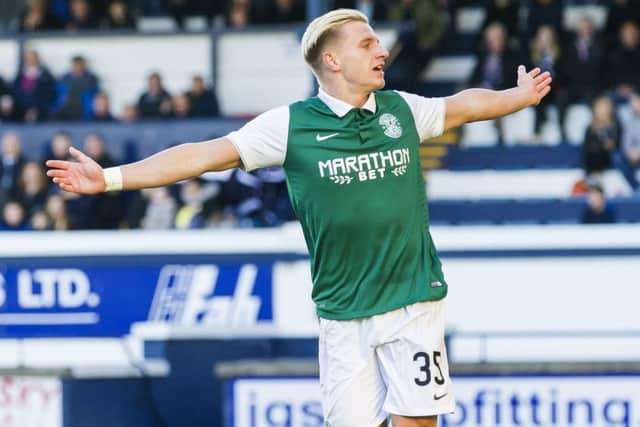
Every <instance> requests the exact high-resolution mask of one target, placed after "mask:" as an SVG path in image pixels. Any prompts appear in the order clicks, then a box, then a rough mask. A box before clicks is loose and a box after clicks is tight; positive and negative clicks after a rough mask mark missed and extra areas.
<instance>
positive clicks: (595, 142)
mask: <svg viewBox="0 0 640 427" xmlns="http://www.w3.org/2000/svg"><path fill="white" fill-rule="evenodd" d="M620 134H621V129H620V124H619V123H618V121H617V120H616V116H615V110H614V107H613V102H612V101H611V98H609V97H608V96H599V97H597V98H596V99H594V100H593V106H592V119H591V124H590V125H589V127H588V128H587V131H586V133H585V136H584V144H583V145H582V159H583V164H584V169H585V173H586V174H587V176H590V175H592V174H594V173H601V172H604V171H605V170H606V169H608V168H609V167H611V156H612V155H613V154H614V153H615V152H616V151H617V150H618V148H620Z"/></svg>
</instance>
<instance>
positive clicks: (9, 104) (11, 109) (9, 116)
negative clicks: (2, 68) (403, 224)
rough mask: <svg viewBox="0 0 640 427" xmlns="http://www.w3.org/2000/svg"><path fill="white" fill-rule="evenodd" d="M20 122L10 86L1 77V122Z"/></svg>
mask: <svg viewBox="0 0 640 427" xmlns="http://www.w3.org/2000/svg"><path fill="white" fill-rule="evenodd" d="M18 120H20V116H19V115H18V111H17V110H16V108H15V102H14V101H13V95H12V94H11V89H10V88H9V85H7V83H6V82H5V81H4V80H3V79H2V77H0V122H15V121H18Z"/></svg>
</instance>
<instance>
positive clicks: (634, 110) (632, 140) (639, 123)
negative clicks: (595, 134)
mask: <svg viewBox="0 0 640 427" xmlns="http://www.w3.org/2000/svg"><path fill="white" fill-rule="evenodd" d="M629 104H630V106H631V116H630V117H629V120H628V121H626V122H623V129H622V147H621V149H620V150H619V151H618V152H617V153H615V154H614V155H613V162H614V164H615V165H616V167H617V168H618V169H619V170H620V172H621V173H622V175H624V177H625V179H626V180H627V182H628V183H629V185H630V186H631V188H632V189H633V190H634V191H638V190H639V189H640V184H639V183H638V179H637V178H636V171H637V169H638V168H640V95H638V94H637V93H633V94H632V95H631V96H630V98H629Z"/></svg>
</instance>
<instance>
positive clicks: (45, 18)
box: [18, 0, 62, 33]
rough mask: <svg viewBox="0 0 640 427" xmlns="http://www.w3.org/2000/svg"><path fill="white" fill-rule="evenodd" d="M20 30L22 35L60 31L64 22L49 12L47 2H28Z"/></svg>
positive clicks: (21, 16)
mask: <svg viewBox="0 0 640 427" xmlns="http://www.w3.org/2000/svg"><path fill="white" fill-rule="evenodd" d="M18 28H19V31H20V32H21V33H32V32H37V31H51V30H59V29H61V28H62V22H61V21H60V20H59V19H58V18H57V17H56V16H55V15H54V14H52V13H51V12H50V11H49V8H48V7H47V1H46V0H27V2H26V6H25V9H24V11H23V12H22V14H21V15H20V23H19V24H18Z"/></svg>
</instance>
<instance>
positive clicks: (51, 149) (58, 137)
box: [43, 131, 73, 160]
mask: <svg viewBox="0 0 640 427" xmlns="http://www.w3.org/2000/svg"><path fill="white" fill-rule="evenodd" d="M72 143H73V141H72V140H71V135H70V134H69V133H67V132H64V131H60V132H57V133H56V134H55V135H53V138H51V142H50V143H49V145H48V146H47V147H46V150H45V153H44V156H43V157H44V160H47V159H52V160H69V159H71V155H70V154H69V147H71V144H72Z"/></svg>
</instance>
